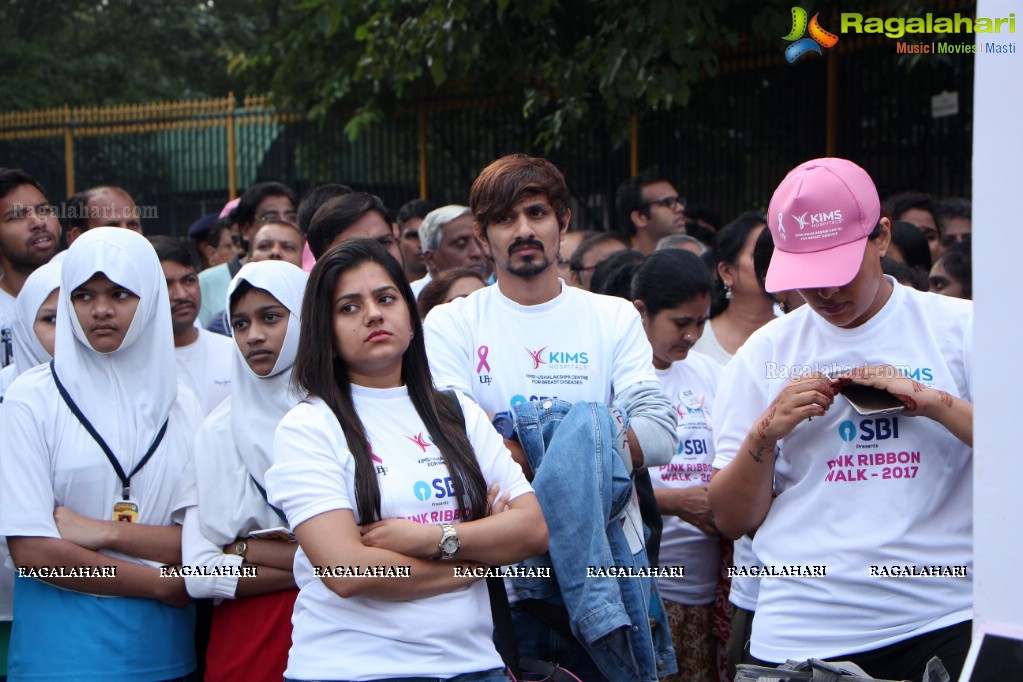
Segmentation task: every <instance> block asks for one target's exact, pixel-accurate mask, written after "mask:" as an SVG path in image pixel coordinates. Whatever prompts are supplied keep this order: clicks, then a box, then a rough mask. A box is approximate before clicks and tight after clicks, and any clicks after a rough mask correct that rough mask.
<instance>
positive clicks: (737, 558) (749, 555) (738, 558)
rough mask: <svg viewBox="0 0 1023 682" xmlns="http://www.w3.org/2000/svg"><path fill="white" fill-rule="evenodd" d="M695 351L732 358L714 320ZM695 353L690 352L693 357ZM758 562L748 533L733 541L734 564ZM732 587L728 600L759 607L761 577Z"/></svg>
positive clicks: (737, 580)
mask: <svg viewBox="0 0 1023 682" xmlns="http://www.w3.org/2000/svg"><path fill="white" fill-rule="evenodd" d="M693 353H697V354H699V355H701V356H703V357H706V358H710V359H711V360H714V361H715V362H717V363H718V364H719V365H721V366H722V367H724V366H725V365H727V364H728V362H729V361H730V360H731V359H732V356H731V355H729V354H728V351H726V350H725V349H724V346H722V345H721V343H720V342H718V339H717V337H716V336H714V328H713V320H710V321H708V322H707V324H706V326H704V328H703V335H702V336H701V337H700V339H699V340H698V341H697V342H696V343H695V344H694V345H693ZM693 353H690V357H692V355H693ZM755 563H756V557H755V555H754V554H753V541H752V540H751V539H750V537H749V536H748V535H743V536H742V537H741V538H739V539H738V540H736V541H735V542H734V543H732V564H733V565H734V566H751V565H753V564H755ZM730 583H731V587H730V588H729V590H728V601H730V602H731V603H733V604H735V605H736V606H738V607H739V608H742V609H746V610H747V611H754V610H756V608H757V594H758V593H759V592H760V579H759V578H750V577H743V576H733V577H732V579H731V580H730Z"/></svg>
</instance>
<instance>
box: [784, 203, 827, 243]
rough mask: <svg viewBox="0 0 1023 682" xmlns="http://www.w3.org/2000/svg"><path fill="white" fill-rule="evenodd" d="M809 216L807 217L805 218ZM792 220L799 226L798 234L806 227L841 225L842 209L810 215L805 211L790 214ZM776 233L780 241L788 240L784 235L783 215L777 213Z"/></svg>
mask: <svg viewBox="0 0 1023 682" xmlns="http://www.w3.org/2000/svg"><path fill="white" fill-rule="evenodd" d="M807 216H809V217H807ZM792 219H793V220H795V221H796V224H797V225H798V226H799V230H800V232H802V231H803V230H805V229H806V226H807V225H810V226H812V227H829V226H831V225H841V224H842V209H840V208H836V209H834V210H832V211H820V212H818V213H810V212H809V211H805V212H803V213H801V214H799V215H796V214H794V213H793V214H792ZM778 233H779V234H780V235H781V238H782V239H788V235H786V234H785V214H784V213H782V212H780V211H779V212H778Z"/></svg>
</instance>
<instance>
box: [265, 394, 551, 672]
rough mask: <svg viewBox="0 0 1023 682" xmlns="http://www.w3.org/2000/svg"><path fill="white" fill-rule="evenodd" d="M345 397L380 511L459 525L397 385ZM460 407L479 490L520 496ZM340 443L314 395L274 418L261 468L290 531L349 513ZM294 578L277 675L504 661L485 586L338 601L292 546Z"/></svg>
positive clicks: (346, 464)
mask: <svg viewBox="0 0 1023 682" xmlns="http://www.w3.org/2000/svg"><path fill="white" fill-rule="evenodd" d="M352 395H353V398H354V401H355V409H356V411H357V413H358V414H359V417H360V419H361V420H362V423H363V425H364V426H365V429H366V433H367V437H368V439H369V441H370V444H371V448H372V452H373V457H374V460H375V461H376V471H377V481H378V482H379V485H380V498H381V504H380V512H381V518H385V519H388V518H406V519H412V520H414V521H417V522H419V523H428V524H441V523H458V521H459V519H458V507H457V505H456V504H455V501H454V499H453V496H452V493H451V488H450V485H449V481H448V480H447V477H448V474H447V471H446V469H445V468H444V466H443V463H442V462H443V460H442V459H441V457H440V455H439V453H438V452H437V449H436V447H435V446H433V445H432V443H431V442H430V438H429V434H428V433H427V432H426V428H425V427H424V426H423V422H422V420H421V419H420V418H419V414H418V413H417V412H416V410H415V408H414V407H413V405H412V401H411V399H410V398H409V396H408V391H407V389H406V388H404V387H400V388H394V389H369V388H363V387H361V386H355V385H353V386H352ZM459 402H460V403H461V405H462V410H463V412H464V414H465V422H466V431H467V433H468V436H469V442H470V443H472V444H473V447H474V448H475V450H476V457H477V460H478V461H479V464H480V469H481V470H482V472H483V477H484V479H485V480H486V482H487V485H490V484H491V483H494V482H497V483H499V484H500V486H501V490H502V491H507V492H508V493H510V495H511V498H512V499H515V498H516V497H518V496H520V495H523V494H526V493H529V492H531V491H532V489H531V488H530V486H529V483H527V482H526V480H525V478H524V477H523V475H522V470H521V469H520V467H519V465H518V464H516V463H515V461H514V460H512V458H511V455H510V453H509V452H508V450H507V449H506V448H505V447H504V443H503V442H502V440H501V437H500V436H499V435H498V434H497V432H496V431H495V430H494V428H493V427H492V426H491V425H490V422H489V421H488V420H487V416H486V414H484V413H483V411H482V410H480V408H479V407H477V406H476V405H474V404H473V403H472V402H471V401H470V400H468V399H467V398H465V397H463V396H459ZM345 443H346V440H345V437H344V433H343V431H342V430H341V425H340V424H339V423H338V421H337V419H336V418H335V417H334V415H333V413H332V412H331V411H330V409H329V408H328V407H327V406H326V405H325V404H324V403H323V402H322V401H320V400H315V399H314V400H311V401H310V402H306V403H301V404H300V405H298V406H297V407H296V408H294V409H293V410H292V411H291V412H289V413H288V414H287V415H286V416H285V417H284V420H283V421H282V422H281V424H280V426H279V427H278V429H277V436H276V438H275V439H274V465H273V467H271V468H270V470H269V471H268V472H267V474H266V487H267V492H268V493H269V495H270V501H271V502H273V503H274V504H275V505H277V506H279V507H280V508H281V509H283V510H284V512H285V513H286V514H287V516H288V519H289V520H290V521H291V525H292V527H293V528H294V527H298V526H299V525H300V524H302V523H303V522H304V521H307V520H308V519H310V518H313V517H314V516H317V515H319V514H322V513H325V512H328V511H332V510H335V509H350V510H352V512H353V513H354V514H355V517H356V520H358V519H359V514H358V511H357V504H356V493H355V461H354V459H353V458H352V455H351V453H350V452H349V451H348V449H347V448H346V447H345ZM395 579H396V580H398V579H400V578H395ZM295 582H296V583H297V584H298V586H299V588H300V592H299V596H298V600H297V601H296V603H295V615H294V617H293V619H292V623H293V625H294V632H293V634H292V645H291V651H290V653H289V655H288V668H287V671H286V672H285V674H286V676H287V677H290V678H297V679H307V680H312V679H344V680H373V679H380V678H388V677H405V676H412V675H422V676H427V677H441V678H447V677H452V676H455V675H459V674H462V673H467V672H473V671H480V670H489V669H492V668H500V667H502V665H503V664H502V662H501V658H500V656H499V655H498V654H497V651H496V650H495V648H494V644H493V640H492V636H493V619H492V617H491V615H490V600H489V597H488V595H487V586H486V583H485V582H484V581H477V582H475V583H473V584H472V585H471V586H469V587H465V588H461V589H458V590H456V591H454V592H448V593H445V594H440V595H437V596H434V597H426V598H421V599H412V600H408V601H397V602H394V601H381V600H378V599H373V598H369V597H361V596H356V597H349V598H342V597H339V596H338V595H336V594H335V593H334V592H331V591H330V590H329V589H328V588H327V587H326V585H324V584H323V582H322V581H321V580H320V579H319V578H317V577H316V576H314V574H313V567H312V565H311V563H310V561H309V558H308V557H307V556H306V554H305V552H303V551H302V549H301V548H300V549H299V550H298V552H297V554H296V556H295Z"/></svg>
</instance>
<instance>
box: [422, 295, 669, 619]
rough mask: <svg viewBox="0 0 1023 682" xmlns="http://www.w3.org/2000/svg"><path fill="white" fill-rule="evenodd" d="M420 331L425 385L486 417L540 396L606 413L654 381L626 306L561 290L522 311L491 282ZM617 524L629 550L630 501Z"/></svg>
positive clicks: (635, 544)
mask: <svg viewBox="0 0 1023 682" xmlns="http://www.w3.org/2000/svg"><path fill="white" fill-rule="evenodd" d="M425 328H426V350H427V354H428V356H429V358H430V370H431V371H432V372H433V380H434V383H436V385H437V386H438V387H441V388H451V389H455V390H457V391H460V392H462V393H465V394H468V395H471V396H473V397H474V398H475V400H476V402H477V403H479V405H480V407H482V408H483V409H484V410H485V411H486V412H487V413H495V412H502V411H505V410H509V409H511V407H513V406H514V405H517V404H519V403H523V402H526V401H527V400H543V399H544V398H560V399H561V400H565V401H567V402H570V403H576V402H579V401H588V402H598V403H604V404H606V405H610V404H611V403H612V401H613V400H614V396H615V393H616V390H617V391H618V392H621V390H622V389H623V388H624V387H628V386H630V385H632V384H637V383H641V382H651V383H654V382H656V381H657V376H656V375H655V374H654V368H653V350H652V349H651V348H650V342H649V341H648V340H647V337H646V332H644V331H643V325H642V323H641V322H640V318H639V313H638V312H637V311H636V309H635V307H633V306H632V304H630V303H629V302H628V301H626V300H624V299H621V298H616V297H612V296H602V295H599V294H593V293H590V292H588V291H585V290H583V289H578V288H576V287H570V286H567V285H566V284H564V282H562V286H561V293H560V294H559V295H558V296H556V297H555V298H553V299H551V300H550V301H547V302H546V303H541V304H539V305H532V306H524V305H519V304H518V303H516V302H514V301H512V300H511V299H509V298H507V297H506V296H504V294H502V293H501V288H500V284H498V285H497V286H490V287H486V288H483V289H480V290H479V291H474V292H473V293H471V294H469V295H468V296H466V297H465V298H459V299H455V300H454V301H452V302H451V303H449V304H446V305H442V306H437V307H436V308H434V309H433V310H432V311H430V314H429V315H427V316H426V322H425ZM648 461H649V460H648ZM621 522H622V524H623V530H624V533H625V537H626V539H627V540H628V541H629V547H630V548H631V550H632V551H633V553H635V552H638V551H639V549H640V548H641V547H642V546H643V522H642V519H641V517H640V513H639V503H638V500H637V499H636V496H635V494H634V495H633V496H632V503H631V504H630V505H628V506H627V507H626V509H625V512H624V513H623V515H622V519H621ZM509 598H510V599H512V600H513V601H514V600H515V595H514V594H509Z"/></svg>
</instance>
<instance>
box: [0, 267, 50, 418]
mask: <svg viewBox="0 0 1023 682" xmlns="http://www.w3.org/2000/svg"><path fill="white" fill-rule="evenodd" d="M59 288H60V261H59V260H56V261H50V262H49V263H47V264H46V265H43V266H40V267H38V268H36V269H35V270H34V271H33V272H32V274H31V275H29V276H28V278H27V279H26V280H25V284H24V286H22V287H21V293H19V294H18V298H17V301H16V302H15V304H14V311H15V317H14V320H13V322H12V323H11V337H12V340H13V342H14V362H12V363H11V364H9V365H7V366H6V367H4V368H3V370H0V402H2V401H3V396H4V393H6V391H7V387H8V386H10V385H11V382H12V381H14V379H15V378H16V377H17V376H18V375H20V374H24V373H25V371H26V370H29V369H31V368H33V367H35V366H36V365H41V364H43V363H44V362H49V361H50V360H51V359H52V358H53V341H54V330H55V328H56V321H57V289H59Z"/></svg>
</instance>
